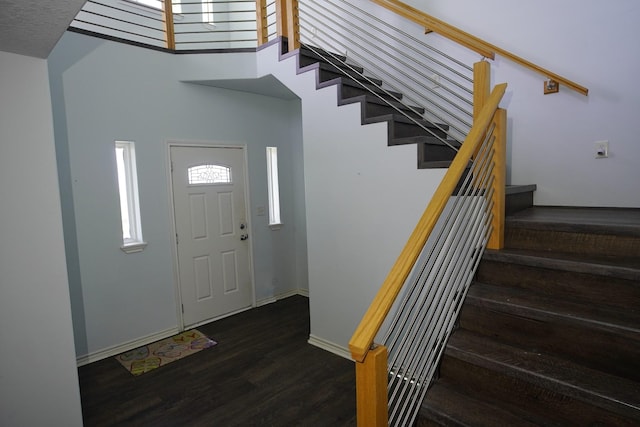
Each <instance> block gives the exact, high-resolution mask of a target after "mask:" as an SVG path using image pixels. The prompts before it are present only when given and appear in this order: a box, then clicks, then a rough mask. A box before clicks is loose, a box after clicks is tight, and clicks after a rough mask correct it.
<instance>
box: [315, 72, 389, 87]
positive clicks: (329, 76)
mask: <svg viewBox="0 0 640 427" xmlns="http://www.w3.org/2000/svg"><path fill="white" fill-rule="evenodd" d="M319 73H320V75H319V80H320V81H321V82H326V81H329V80H333V79H335V78H338V77H345V75H348V76H349V78H351V79H353V80H357V81H360V82H363V83H366V84H369V85H376V86H380V85H382V82H381V81H380V80H377V79H372V78H370V77H363V76H361V75H360V74H358V73H355V72H353V71H351V70H342V71H339V70H335V71H330V70H319Z"/></svg>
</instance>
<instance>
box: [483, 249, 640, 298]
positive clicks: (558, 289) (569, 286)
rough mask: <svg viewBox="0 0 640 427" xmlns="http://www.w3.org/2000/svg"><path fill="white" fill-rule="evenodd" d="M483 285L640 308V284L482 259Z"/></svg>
mask: <svg viewBox="0 0 640 427" xmlns="http://www.w3.org/2000/svg"><path fill="white" fill-rule="evenodd" d="M476 277H477V280H478V281H479V282H483V283H488V284H493V285H501V286H513V287H517V288H520V289H527V290H532V291H535V292H538V293H543V294H546V295H553V296H554V297H556V298H561V299H570V300H574V301H579V302H584V303H588V304H593V302H594V301H597V304H598V305H600V306H604V307H610V308H614V309H622V310H625V309H628V308H629V307H640V284H639V283H638V282H635V281H632V280H625V279H619V278H615V277H606V276H601V275H596V274H589V273H578V272H574V271H562V270H554V269H547V268H540V267H535V266H528V265H518V264H512V263H506V262H498V261H489V260H482V262H481V263H480V265H479V268H478V272H477V276H476Z"/></svg>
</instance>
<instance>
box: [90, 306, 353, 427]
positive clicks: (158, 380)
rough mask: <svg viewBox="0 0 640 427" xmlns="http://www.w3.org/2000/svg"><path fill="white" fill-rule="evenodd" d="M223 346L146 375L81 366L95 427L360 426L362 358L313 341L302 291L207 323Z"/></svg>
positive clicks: (110, 364)
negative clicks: (357, 363) (356, 361)
mask: <svg viewBox="0 0 640 427" xmlns="http://www.w3.org/2000/svg"><path fill="white" fill-rule="evenodd" d="M198 329H199V330H200V331H202V332H203V333H204V334H206V335H207V336H209V337H211V338H212V339H213V340H215V341H218V345H217V346H215V347H212V348H209V349H206V350H203V351H201V352H199V353H196V354H194V355H192V356H189V357H187V358H185V359H182V360H179V361H176V362H173V363H171V364H169V365H167V366H164V367H161V368H159V369H156V370H154V371H151V372H149V373H146V374H143V375H141V376H139V377H134V376H133V375H131V374H130V373H128V372H127V371H126V370H125V369H124V368H123V367H122V366H121V365H120V364H119V363H118V362H117V361H116V360H115V359H114V358H108V359H105V360H102V361H99V362H95V363H92V364H89V365H86V366H83V367H81V368H79V377H80V391H81V397H82V412H83V417H84V423H85V426H352V425H355V424H356V420H355V368H354V366H353V362H351V361H349V360H346V359H343V358H341V357H339V356H336V355H334V354H332V353H329V352H326V351H324V350H321V349H319V348H316V347H314V346H312V345H310V344H308V343H307V339H308V337H309V306H308V299H307V298H305V297H301V296H293V297H290V298H286V299H284V300H281V301H278V302H277V303H274V304H269V305H266V306H263V307H260V308H256V309H253V310H249V311H247V312H244V313H241V314H237V315H235V316H232V317H229V318H226V319H222V320H219V321H216V322H213V323H210V324H208V325H204V326H201V327H199V328H198Z"/></svg>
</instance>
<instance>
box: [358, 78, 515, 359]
mask: <svg viewBox="0 0 640 427" xmlns="http://www.w3.org/2000/svg"><path fill="white" fill-rule="evenodd" d="M506 87H507V84H506V83H502V84H499V85H497V86H496V87H495V88H494V89H493V92H492V93H491V95H490V96H489V99H487V102H486V104H485V106H484V107H483V109H482V112H481V113H480V114H479V115H478V118H477V120H476V122H475V123H474V126H473V128H472V129H471V131H470V132H469V135H468V136H467V138H466V139H465V141H464V144H462V147H461V148H460V151H459V152H458V155H457V156H456V157H455V159H454V160H453V162H452V163H451V166H450V167H449V170H448V171H447V173H446V174H445V176H444V178H443V180H442V182H441V183H440V185H439V187H438V189H437V190H436V192H435V193H434V195H433V197H432V198H431V201H430V202H429V205H428V206H427V208H426V209H425V211H424V213H423V214H422V217H421V218H420V220H419V221H418V224H417V225H416V227H415V229H414V231H413V233H411V236H410V237H409V239H408V241H407V243H406V244H405V246H404V248H403V250H402V252H401V253H400V256H399V257H398V259H397V260H396V262H395V264H394V265H393V267H392V268H391V270H390V272H389V274H388V276H387V278H386V279H385V281H384V282H383V284H382V286H381V288H380V290H379V291H378V293H377V295H376V296H375V298H374V300H373V302H372V303H371V305H370V306H369V309H368V310H367V312H366V313H365V315H364V316H363V318H362V320H361V322H360V324H359V325H358V327H357V328H356V330H355V332H354V334H353V336H352V338H351V341H349V350H350V351H351V357H352V358H353V359H354V360H355V361H357V362H362V361H363V360H364V358H365V357H366V355H367V352H368V351H369V349H370V348H371V346H372V345H373V341H374V339H375V336H376V335H377V334H378V331H379V330H380V327H381V326H382V323H383V322H384V320H385V318H386V317H387V315H388V313H389V311H390V310H391V306H392V305H393V303H394V301H395V300H396V298H397V296H398V294H399V293H400V290H401V289H402V285H403V284H404V282H405V280H406V279H407V277H408V276H409V273H410V272H411V269H412V268H413V266H414V264H415V262H416V260H417V259H418V256H419V255H420V252H421V251H422V248H423V247H424V245H425V243H426V241H427V238H428V237H429V235H430V234H431V232H432V231H433V229H434V227H435V225H436V222H437V220H438V218H439V217H440V215H441V214H442V212H443V211H444V208H445V206H446V204H447V202H448V200H449V197H450V196H451V194H452V193H453V191H454V189H455V187H456V185H457V184H458V182H459V181H460V177H462V175H463V173H464V171H465V169H466V167H467V165H468V164H469V161H470V159H471V158H472V157H473V153H474V150H476V148H477V146H478V144H479V143H480V142H481V140H482V138H483V135H484V133H485V132H486V129H487V128H488V126H489V123H491V121H492V120H493V116H494V114H495V111H496V109H497V108H498V104H499V103H500V100H501V99H502V96H503V95H504V93H505V91H506Z"/></svg>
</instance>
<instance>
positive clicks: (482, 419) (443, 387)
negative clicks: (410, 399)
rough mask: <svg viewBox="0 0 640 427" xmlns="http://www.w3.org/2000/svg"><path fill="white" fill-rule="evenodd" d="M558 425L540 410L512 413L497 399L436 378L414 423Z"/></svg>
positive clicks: (424, 425) (462, 426)
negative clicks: (493, 399) (470, 392)
mask: <svg viewBox="0 0 640 427" xmlns="http://www.w3.org/2000/svg"><path fill="white" fill-rule="evenodd" d="M541 425H544V426H553V425H558V426H559V424H557V423H552V422H551V421H550V420H549V419H545V418H543V417H542V416H541V415H540V414H530V413H529V414H527V413H524V414H515V413H513V412H510V411H508V410H506V409H504V408H502V407H501V402H494V401H490V400H488V399H483V396H481V395H479V394H473V395H470V394H467V393H464V391H463V390H460V389H459V388H458V389H457V388H456V387H455V385H450V384H448V383H447V381H446V379H444V378H443V379H440V380H439V381H438V382H437V383H436V384H434V385H433V387H432V388H430V389H429V391H428V392H427V397H426V399H425V400H424V402H423V403H422V406H421V407H420V412H419V414H418V421H417V423H416V427H431V426H446V427H496V426H518V427H537V426H541Z"/></svg>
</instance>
